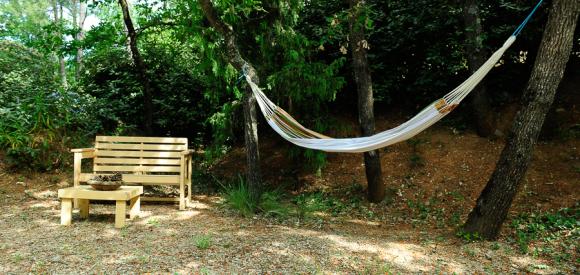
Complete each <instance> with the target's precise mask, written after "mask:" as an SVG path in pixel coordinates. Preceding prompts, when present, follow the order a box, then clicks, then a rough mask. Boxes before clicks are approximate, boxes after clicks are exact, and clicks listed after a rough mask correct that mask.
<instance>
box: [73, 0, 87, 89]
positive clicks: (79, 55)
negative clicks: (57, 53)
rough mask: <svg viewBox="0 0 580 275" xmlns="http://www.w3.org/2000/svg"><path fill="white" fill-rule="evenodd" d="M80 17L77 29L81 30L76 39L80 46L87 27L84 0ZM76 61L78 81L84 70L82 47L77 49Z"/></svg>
mask: <svg viewBox="0 0 580 275" xmlns="http://www.w3.org/2000/svg"><path fill="white" fill-rule="evenodd" d="M75 6H76V3H75ZM78 15H79V17H78V25H77V27H78V28H79V33H78V34H77V37H76V39H77V41H78V42H79V44H80V43H81V41H82V40H83V39H84V38H85V31H84V29H83V27H84V25H85V20H86V19H87V4H86V3H85V1H84V0H80V1H79V6H78ZM76 61H77V66H76V71H75V76H76V78H77V79H78V78H79V77H80V74H81V71H82V69H83V47H82V46H80V45H79V46H78V47H77V56H76Z"/></svg>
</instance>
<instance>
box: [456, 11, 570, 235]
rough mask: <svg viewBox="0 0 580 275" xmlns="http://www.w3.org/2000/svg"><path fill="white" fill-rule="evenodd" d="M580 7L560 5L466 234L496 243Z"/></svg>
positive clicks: (560, 73) (564, 60)
mask: <svg viewBox="0 0 580 275" xmlns="http://www.w3.org/2000/svg"><path fill="white" fill-rule="evenodd" d="M579 11H580V2H578V1H569V0H554V1H553V5H552V9H551V10H550V15H549V17H548V23H547V24H546V28H545V31H544V35H543V37H542V42H541V44H540V48H539V50H538V55H537V58H536V63H535V65H534V68H533V70H532V74H531V77H530V80H529V82H528V84H527V87H526V90H525V92H524V95H523V98H522V109H521V110H520V111H519V112H518V113H517V115H516V117H515V119H514V122H513V125H512V128H511V130H510V134H509V135H508V139H507V143H506V146H505V147H504V149H503V151H502V153H501V156H500V159H499V161H498V163H497V165H496V168H495V171H494V172H493V174H492V176H491V178H490V180H489V181H488V183H487V185H486V186H485V188H484V189H483V191H482V192H481V195H480V196H479V198H478V199H477V203H476V205H475V207H474V208H473V210H472V211H471V213H470V214H469V216H468V218H467V222H466V223H465V225H464V228H463V229H464V230H465V231H466V232H470V233H477V234H478V235H479V236H480V237H482V238H485V239H495V238H497V236H498V235H499V232H500V230H501V226H502V224H503V222H504V220H505V218H506V217H507V214H508V211H509V208H510V206H511V203H512V201H513V199H514V197H515V195H516V193H517V190H518V187H519V185H520V183H521V180H522V178H523V176H524V174H525V172H526V170H527V168H528V165H529V163H530V160H531V157H532V152H533V149H534V145H535V143H536V141H537V139H538V134H539V133H540V130H541V128H542V124H543V122H544V119H545V117H546V113H547V112H548V110H549V109H550V106H551V105H552V102H553V101H554V95H555V94H556V89H557V88H558V85H559V83H560V81H561V80H562V76H563V74H564V70H565V68H566V63H567V62H568V59H569V57H570V52H571V50H572V44H573V37H574V30H575V28H576V23H577V20H578V13H579Z"/></svg>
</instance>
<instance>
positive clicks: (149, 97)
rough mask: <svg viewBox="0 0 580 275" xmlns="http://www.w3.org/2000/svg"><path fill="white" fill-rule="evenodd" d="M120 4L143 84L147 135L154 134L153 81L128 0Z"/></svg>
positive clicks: (132, 52)
mask: <svg viewBox="0 0 580 275" xmlns="http://www.w3.org/2000/svg"><path fill="white" fill-rule="evenodd" d="M119 5H120V6H121V10H122V11H123V21H124V22H125V27H127V34H128V37H129V47H130V49H131V56H132V57H133V62H135V66H136V67H137V72H138V74H139V79H140V81H141V85H143V100H144V102H143V104H144V108H145V110H144V112H145V121H144V123H145V132H146V134H147V135H151V134H153V91H152V88H151V82H150V81H149V77H148V76H147V66H146V65H145V62H143V58H142V57H141V53H140V52H139V48H138V47H137V32H135V27H134V26H133V21H132V20H131V15H130V14H129V6H128V5H127V0H119Z"/></svg>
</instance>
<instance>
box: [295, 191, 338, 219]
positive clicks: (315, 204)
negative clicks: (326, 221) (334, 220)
mask: <svg viewBox="0 0 580 275" xmlns="http://www.w3.org/2000/svg"><path fill="white" fill-rule="evenodd" d="M294 203H296V206H297V207H298V214H299V216H300V217H309V216H312V215H313V214H315V213H316V212H326V213H329V214H331V215H333V216H337V215H339V214H340V213H343V212H345V211H347V210H348V209H349V207H348V205H346V204H344V203H343V202H341V201H340V200H338V199H336V198H334V197H332V196H330V195H328V194H324V193H323V192H314V193H304V194H300V195H298V196H297V197H295V198H294Z"/></svg>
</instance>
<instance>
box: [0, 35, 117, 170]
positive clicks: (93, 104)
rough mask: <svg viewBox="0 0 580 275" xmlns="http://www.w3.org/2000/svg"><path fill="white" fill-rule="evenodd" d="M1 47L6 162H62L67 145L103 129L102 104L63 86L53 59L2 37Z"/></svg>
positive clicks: (1, 141) (0, 116)
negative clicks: (56, 73)
mask: <svg viewBox="0 0 580 275" xmlns="http://www.w3.org/2000/svg"><path fill="white" fill-rule="evenodd" d="M0 53H1V54H0V106H1V107H0V149H3V150H6V157H7V160H6V161H7V163H8V164H9V165H10V166H12V167H15V168H33V169H38V170H50V169H52V168H55V167H59V166H61V165H62V164H64V161H65V159H69V158H68V157H66V158H65V157H64V155H63V153H65V152H66V151H67V148H68V146H71V145H74V144H79V143H82V142H83V140H84V138H85V137H87V136H89V135H92V134H94V133H95V132H96V131H98V130H99V129H100V125H99V123H98V121H99V119H97V117H98V116H99V114H102V113H106V112H101V111H100V109H101V108H100V106H102V104H100V103H99V102H98V101H97V100H96V99H95V98H92V97H90V96H87V95H83V94H81V93H79V92H77V91H75V90H74V89H70V90H60V89H58V85H57V84H56V83H55V82H56V80H55V79H54V78H53V76H52V73H51V71H50V69H51V67H52V65H53V64H52V63H51V62H50V60H49V59H48V58H46V57H44V56H43V55H41V54H39V53H38V52H36V51H34V50H32V49H28V48H26V47H24V46H22V45H19V44H17V43H14V42H7V41H0ZM73 133H74V134H73ZM72 137H76V138H72ZM67 156H68V155H67Z"/></svg>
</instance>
